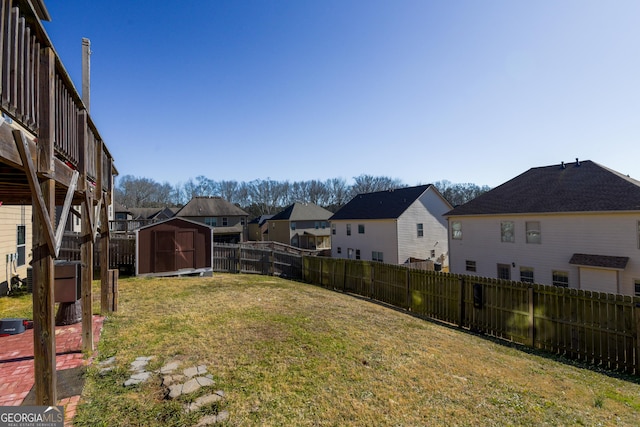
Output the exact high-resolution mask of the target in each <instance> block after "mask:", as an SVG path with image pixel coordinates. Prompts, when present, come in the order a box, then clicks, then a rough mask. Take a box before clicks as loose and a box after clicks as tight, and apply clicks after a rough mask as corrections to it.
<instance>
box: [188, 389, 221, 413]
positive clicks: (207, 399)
mask: <svg viewBox="0 0 640 427" xmlns="http://www.w3.org/2000/svg"><path fill="white" fill-rule="evenodd" d="M221 400H222V396H220V395H219V394H217V393H215V394H208V395H206V396H202V397H199V398H197V399H196V400H195V402H193V403H191V404H189V405H187V407H186V411H187V412H191V411H197V410H198V409H200V408H201V407H203V406H205V405H210V404H212V403H216V402H219V401H221Z"/></svg>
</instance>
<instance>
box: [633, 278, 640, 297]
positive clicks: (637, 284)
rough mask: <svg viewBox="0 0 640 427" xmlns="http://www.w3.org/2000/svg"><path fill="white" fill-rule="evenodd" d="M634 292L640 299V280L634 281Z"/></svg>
mask: <svg viewBox="0 0 640 427" xmlns="http://www.w3.org/2000/svg"><path fill="white" fill-rule="evenodd" d="M634 291H635V294H636V296H637V297H640V280H635V281H634Z"/></svg>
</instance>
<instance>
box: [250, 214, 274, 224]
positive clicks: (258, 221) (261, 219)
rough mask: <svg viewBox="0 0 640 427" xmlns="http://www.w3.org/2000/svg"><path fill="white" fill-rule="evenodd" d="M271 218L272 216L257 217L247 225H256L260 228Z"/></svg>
mask: <svg viewBox="0 0 640 427" xmlns="http://www.w3.org/2000/svg"><path fill="white" fill-rule="evenodd" d="M271 218H273V215H260V216H258V217H255V218H254V219H252V220H251V221H249V224H258V225H259V226H261V225H262V224H264V223H265V222H266V221H267V220H269V219H271Z"/></svg>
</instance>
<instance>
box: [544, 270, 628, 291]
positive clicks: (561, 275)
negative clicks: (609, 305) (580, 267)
mask: <svg viewBox="0 0 640 427" xmlns="http://www.w3.org/2000/svg"><path fill="white" fill-rule="evenodd" d="M551 280H552V284H553V286H560V287H562V288H568V287H569V273H567V272H566V271H557V270H554V271H553V272H552V275H551ZM636 288H637V284H636Z"/></svg>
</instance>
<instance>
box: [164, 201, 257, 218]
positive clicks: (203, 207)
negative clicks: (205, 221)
mask: <svg viewBox="0 0 640 427" xmlns="http://www.w3.org/2000/svg"><path fill="white" fill-rule="evenodd" d="M248 215H249V214H248V213H246V212H245V211H243V210H242V209H240V208H239V207H237V206H236V205H234V204H233V203H229V202H228V201H226V200H224V199H223V198H221V197H194V198H193V199H191V200H189V203H187V204H186V205H184V207H183V208H182V209H180V210H179V211H178V212H177V213H176V216H191V217H197V216H208V217H213V216H248Z"/></svg>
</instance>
